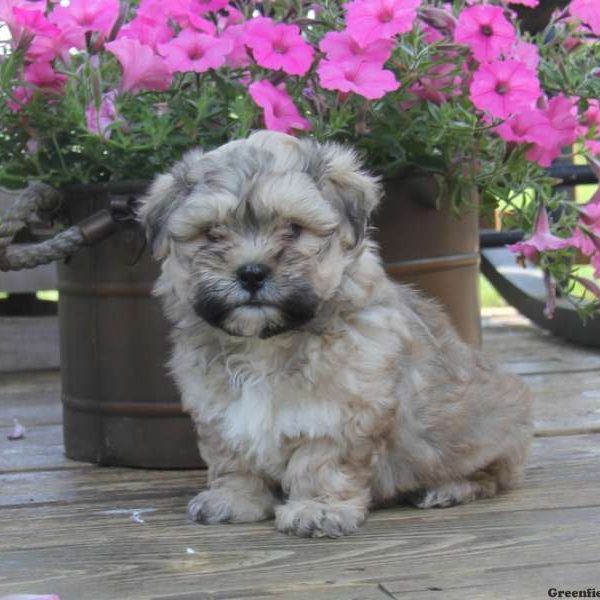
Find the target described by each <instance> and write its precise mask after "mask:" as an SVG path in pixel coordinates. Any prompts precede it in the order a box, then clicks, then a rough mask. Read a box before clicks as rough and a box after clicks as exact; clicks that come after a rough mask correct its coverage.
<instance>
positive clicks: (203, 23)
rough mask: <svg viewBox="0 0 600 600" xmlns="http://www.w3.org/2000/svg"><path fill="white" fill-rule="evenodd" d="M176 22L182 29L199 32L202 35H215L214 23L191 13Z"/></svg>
mask: <svg viewBox="0 0 600 600" xmlns="http://www.w3.org/2000/svg"><path fill="white" fill-rule="evenodd" d="M177 22H178V23H179V25H180V26H181V27H183V28H184V29H186V28H189V29H195V30H196V31H201V32H202V33H206V34H208V35H213V36H214V35H216V33H217V27H216V25H215V24H214V23H212V22H211V21H209V20H208V19H205V18H204V17H200V16H199V15H197V14H195V13H193V12H188V13H186V14H185V15H184V16H182V17H180V18H179V19H177Z"/></svg>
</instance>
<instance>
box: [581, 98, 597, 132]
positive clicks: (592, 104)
mask: <svg viewBox="0 0 600 600" xmlns="http://www.w3.org/2000/svg"><path fill="white" fill-rule="evenodd" d="M590 129H592V130H593V131H595V132H597V133H600V100H588V107H587V109H586V110H585V111H584V112H583V114H581V115H580V116H579V127H578V128H577V134H578V135H581V136H584V135H587V134H588V133H589V132H590Z"/></svg>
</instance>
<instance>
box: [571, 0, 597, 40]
mask: <svg viewBox="0 0 600 600" xmlns="http://www.w3.org/2000/svg"><path fill="white" fill-rule="evenodd" d="M569 13H571V14H572V15H573V16H574V17H577V18H578V19H579V20H580V21H582V22H583V23H585V24H586V25H587V26H588V27H589V28H590V29H591V30H592V31H593V32H594V33H595V34H596V35H600V2H598V0H573V1H572V2H571V4H570V5H569Z"/></svg>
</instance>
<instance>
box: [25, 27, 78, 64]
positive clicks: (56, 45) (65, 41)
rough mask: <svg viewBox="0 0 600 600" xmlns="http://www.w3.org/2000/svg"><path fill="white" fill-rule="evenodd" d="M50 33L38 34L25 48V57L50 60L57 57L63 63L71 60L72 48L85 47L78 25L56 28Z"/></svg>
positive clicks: (34, 59) (35, 59) (33, 59)
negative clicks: (70, 52)
mask: <svg viewBox="0 0 600 600" xmlns="http://www.w3.org/2000/svg"><path fill="white" fill-rule="evenodd" d="M57 30H58V31H57V32H56V33H52V34H48V35H45V34H38V35H36V36H35V37H34V38H33V42H32V43H31V46H29V48H28V49H27V58H29V59H30V60H32V61H46V62H47V61H51V60H53V59H54V58H57V57H59V58H60V59H61V60H62V61H63V62H64V63H65V64H69V63H70V61H71V55H70V54H69V51H70V50H71V49H72V48H77V49H79V50H81V49H83V48H85V33H84V32H83V31H82V30H81V29H79V28H78V27H63V28H58V27H57Z"/></svg>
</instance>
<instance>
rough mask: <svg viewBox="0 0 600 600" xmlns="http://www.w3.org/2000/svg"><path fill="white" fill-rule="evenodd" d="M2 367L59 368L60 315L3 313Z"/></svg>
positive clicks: (0, 322) (0, 325)
mask: <svg viewBox="0 0 600 600" xmlns="http://www.w3.org/2000/svg"><path fill="white" fill-rule="evenodd" d="M0 339H1V340H2V344H0V371H27V370H37V369H57V368H58V366H59V364H60V359H59V350H58V346H59V345H58V320H57V318H56V317H0Z"/></svg>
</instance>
